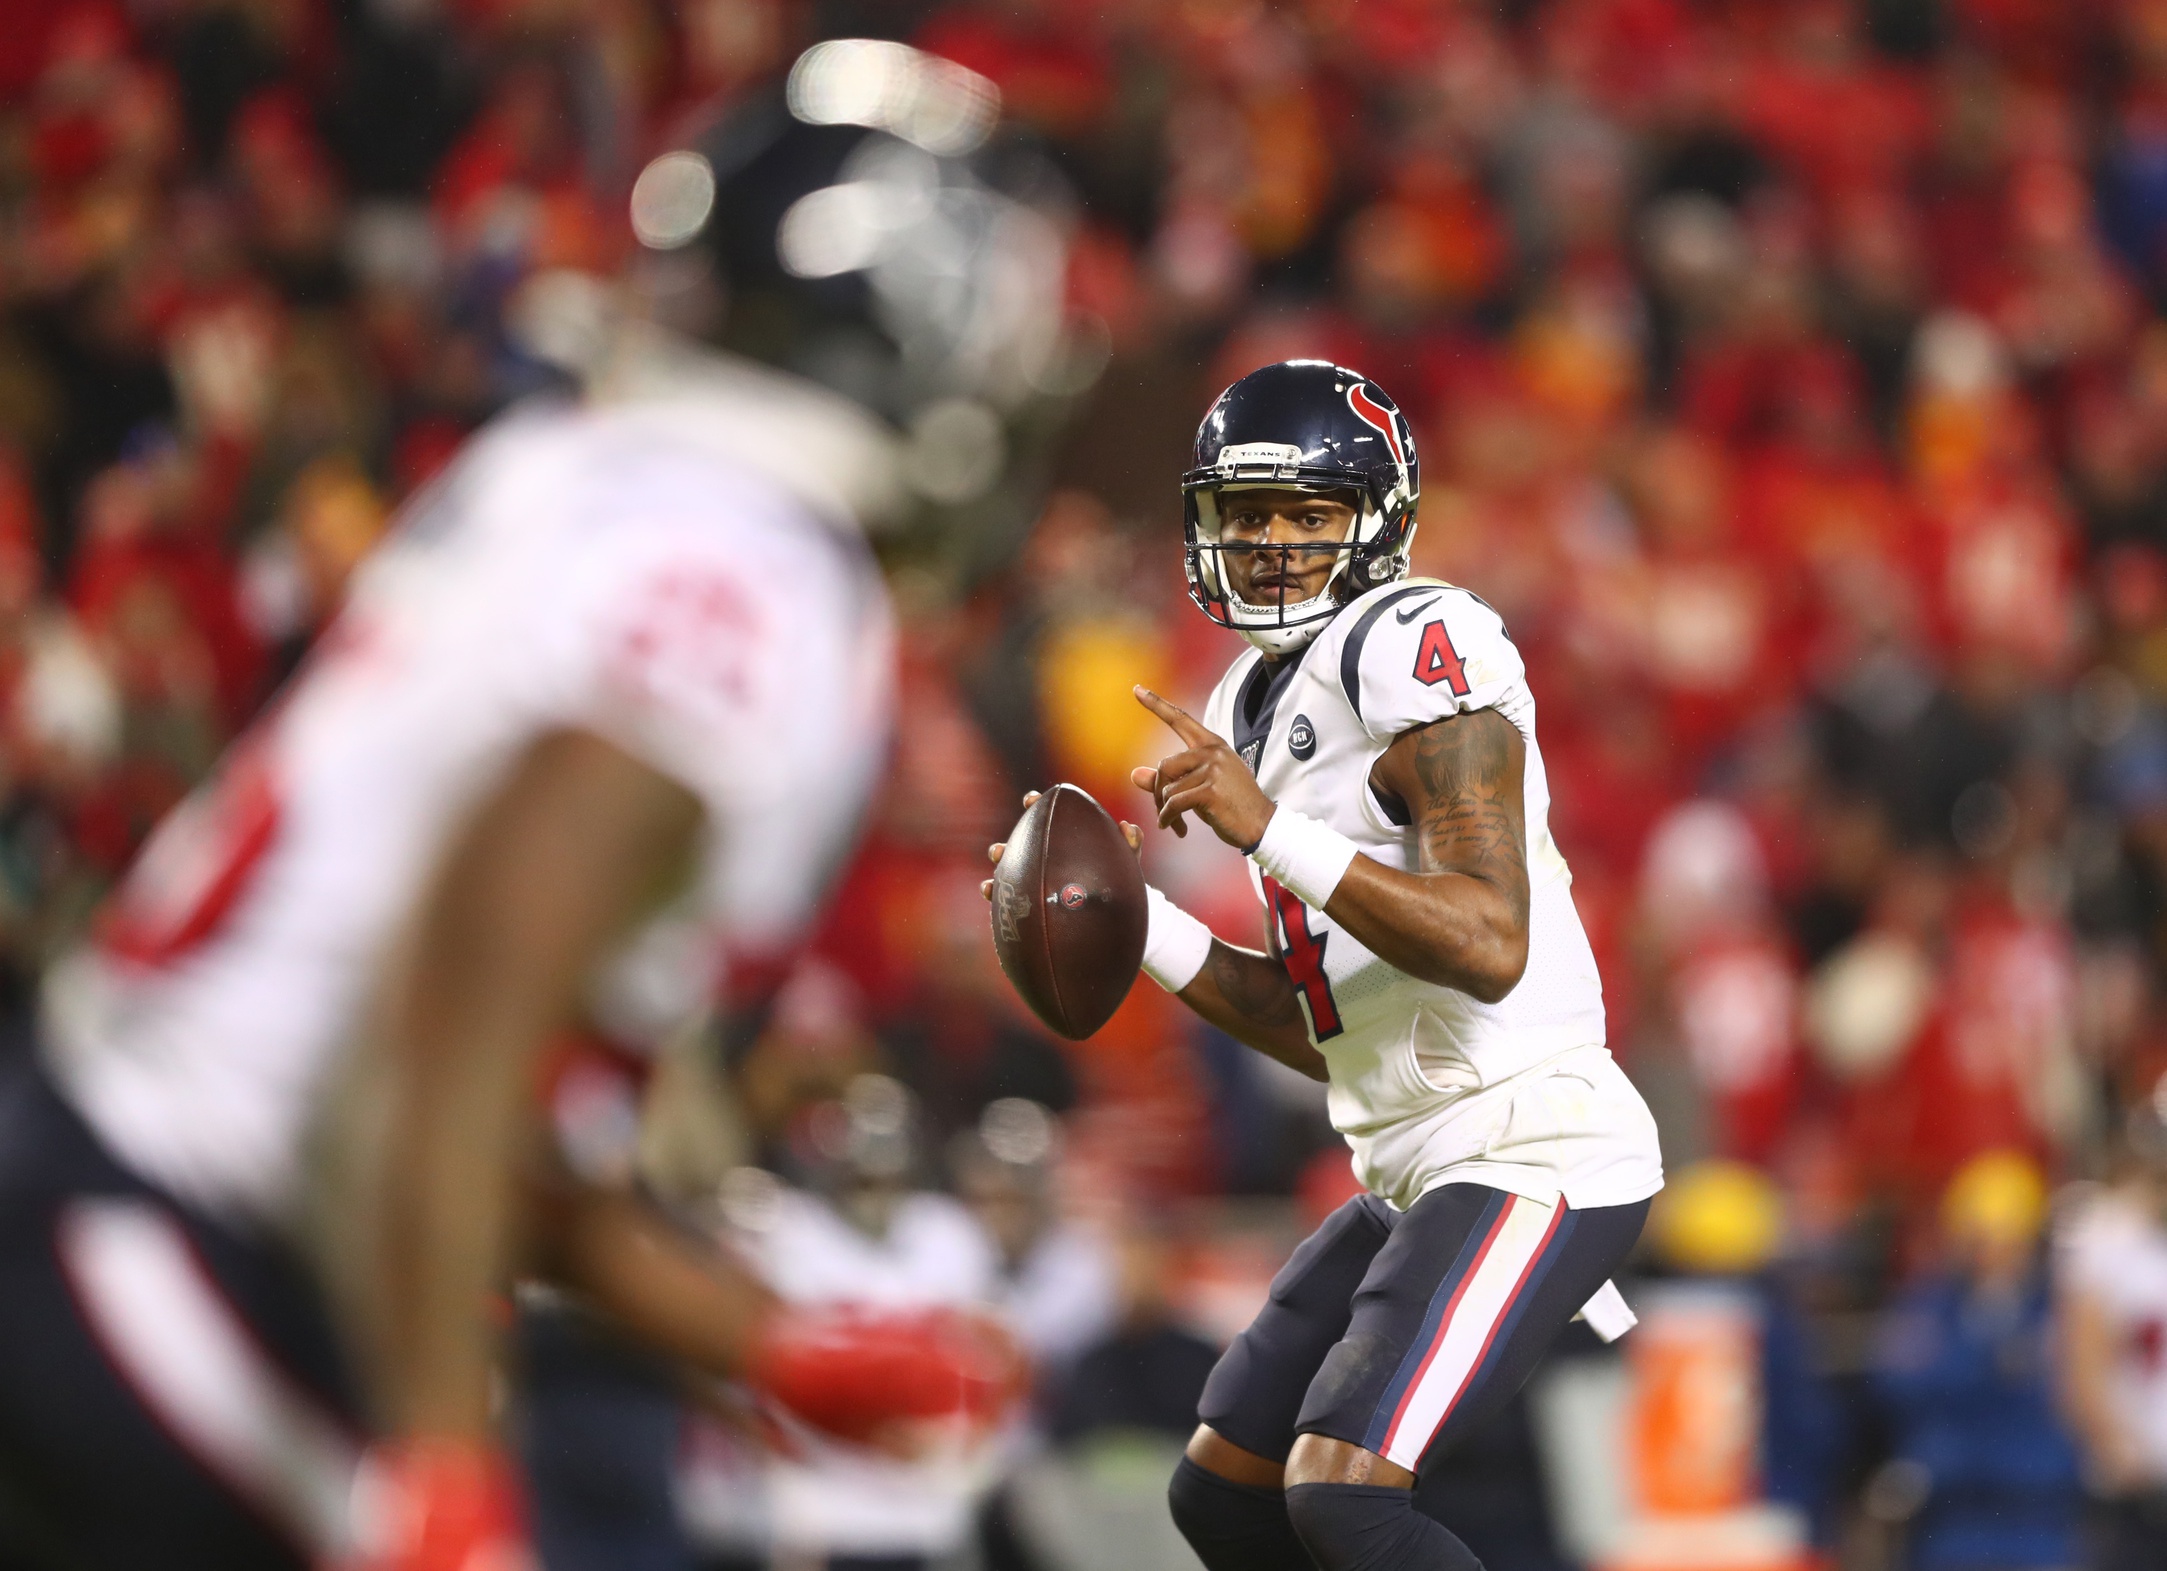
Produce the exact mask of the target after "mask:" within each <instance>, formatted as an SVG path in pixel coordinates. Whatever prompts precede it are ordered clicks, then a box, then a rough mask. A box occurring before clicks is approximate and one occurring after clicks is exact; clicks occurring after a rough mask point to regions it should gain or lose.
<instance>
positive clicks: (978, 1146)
mask: <svg viewBox="0 0 2167 1571" xmlns="http://www.w3.org/2000/svg"><path fill="white" fill-rule="evenodd" d="M1060 1156H1061V1128H1060V1125H1059V1124H1058V1123H1056V1122H1055V1120H1054V1117H1053V1115H1052V1113H1050V1112H1049V1111H1048V1110H1047V1109H1046V1108H1045V1107H1043V1106H1041V1105H1040V1104H1039V1103H1036V1102H1032V1101H1028V1100H1026V1099H1024V1098H1022V1097H1002V1098H1001V1099H1000V1100H998V1101H995V1102H991V1103H989V1104H987V1107H986V1110H985V1112H984V1113H982V1114H980V1115H979V1119H978V1125H977V1127H976V1128H975V1129H971V1130H968V1131H966V1132H964V1133H963V1134H961V1135H959V1136H957V1137H956V1139H955V1141H954V1143H953V1145H952V1148H951V1158H950V1164H949V1165H950V1171H951V1173H952V1176H953V1178H954V1182H955V1189H956V1195H957V1198H959V1199H960V1200H962V1202H963V1203H964V1204H965V1205H966V1206H968V1207H970V1209H971V1212H972V1214H973V1215H975V1216H976V1217H977V1218H978V1222H979V1225H980V1226H981V1227H983V1228H984V1229H985V1230H986V1233H987V1236H989V1237H990V1238H991V1239H992V1240H993V1243H994V1247H995V1248H996V1249H998V1250H999V1252H1000V1281H1001V1287H1000V1291H999V1293H998V1295H997V1302H999V1303H1000V1305H1001V1307H1002V1309H1003V1310H1004V1311H1006V1313H1007V1315H1008V1318H1009V1320H1010V1321H1011V1322H1012V1323H1013V1324H1014V1325H1015V1327H1016V1333H1017V1335H1018V1336H1019V1337H1020V1338H1021V1339H1022V1341H1023V1345H1024V1348H1025V1350H1026V1351H1028V1352H1029V1353H1030V1355H1031V1360H1032V1364H1033V1368H1034V1373H1035V1375H1036V1378H1037V1379H1038V1380H1039V1381H1040V1382H1041V1383H1042V1385H1043V1386H1044V1387H1045V1388H1047V1389H1051V1390H1058V1389H1059V1388H1060V1387H1061V1386H1062V1384H1063V1383H1064V1382H1065V1378H1066V1376H1067V1373H1068V1371H1069V1370H1070V1368H1071V1367H1073V1365H1074V1364H1075V1362H1076V1359H1077V1358H1078V1357H1079V1356H1080V1355H1081V1354H1082V1353H1083V1351H1084V1350H1085V1349H1086V1348H1088V1347H1091V1346H1093V1345H1094V1344H1096V1343H1097V1342H1098V1341H1099V1339H1100V1338H1101V1337H1102V1336H1104V1335H1105V1333H1106V1332H1107V1331H1108V1330H1110V1329H1111V1328H1112V1325H1113V1322H1114V1318H1115V1316H1116V1314H1117V1313H1118V1311H1119V1298H1118V1294H1119V1291H1120V1283H1119V1280H1118V1276H1117V1271H1118V1266H1117V1262H1116V1260H1115V1258H1114V1255H1113V1252H1112V1250H1111V1249H1110V1248H1109V1246H1108V1244H1107V1242H1106V1240H1105V1239H1104V1238H1102V1237H1101V1236H1100V1235H1099V1234H1098V1232H1097V1231H1096V1230H1095V1229H1092V1228H1090V1227H1086V1226H1084V1225H1083V1224H1081V1223H1079V1222H1076V1221H1073V1220H1070V1219H1068V1218H1066V1217H1064V1216H1063V1215H1062V1214H1061V1205H1060V1196H1059V1194H1058V1192H1057V1184H1058V1179H1059V1163H1060Z"/></svg>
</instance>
